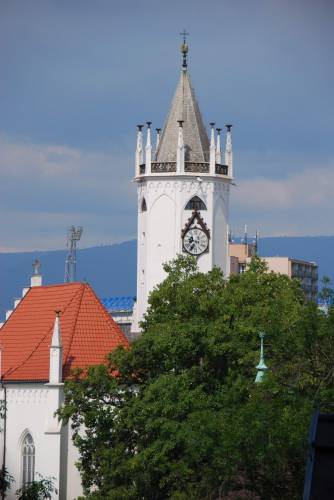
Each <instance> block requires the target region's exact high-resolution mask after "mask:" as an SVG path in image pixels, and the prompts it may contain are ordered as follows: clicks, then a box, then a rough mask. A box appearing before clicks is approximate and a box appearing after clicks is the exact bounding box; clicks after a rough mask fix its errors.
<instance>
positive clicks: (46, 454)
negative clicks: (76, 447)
mask: <svg viewBox="0 0 334 500" xmlns="http://www.w3.org/2000/svg"><path fill="white" fill-rule="evenodd" d="M6 387H7V435H6V467H7V469H8V471H9V473H10V474H11V475H12V476H13V477H14V479H15V483H14V484H13V486H12V488H11V490H10V492H9V493H8V495H7V497H6V498H8V499H10V500H12V499H15V498H16V495H15V491H16V490H17V489H18V488H20V487H21V486H22V456H21V452H22V440H23V438H24V435H25V432H26V431H29V432H30V434H31V435H32V437H33V440H34V445H35V473H39V474H41V475H42V476H43V477H53V478H55V479H54V480H53V482H54V485H55V487H56V488H57V490H58V492H59V493H58V494H55V493H54V494H53V496H52V499H53V500H54V499H60V500H65V499H66V500H67V499H70V498H75V497H77V496H78V495H80V494H81V493H82V488H81V485H80V484H79V487H78V481H77V475H78V473H77V471H76V469H75V468H74V462H73V459H72V457H73V456H74V454H73V450H70V452H69V453H68V457H69V458H70V459H69V458H67V457H66V453H67V451H66V450H67V449H68V448H71V446H73V445H72V443H68V439H67V434H66V429H65V430H64V429H62V428H61V426H60V424H59V423H58V420H57V419H56V418H54V416H53V415H54V412H55V411H56V409H57V408H58V406H59V404H61V401H62V398H63V387H62V384H60V385H59V386H55V385H54V386H49V385H47V384H32V383H29V384H28V383H26V384H7V385H6ZM1 398H2V399H3V398H4V391H3V390H2V391H1ZM2 439H3V435H2ZM1 460H2V457H1ZM66 461H67V467H66V468H64V467H62V468H61V464H64V463H65V462H66ZM70 464H72V465H70ZM61 473H62V475H61ZM36 479H38V478H37V477H36ZM66 490H69V491H71V492H72V491H73V493H74V494H73V497H71V496H68V494H67V492H66Z"/></svg>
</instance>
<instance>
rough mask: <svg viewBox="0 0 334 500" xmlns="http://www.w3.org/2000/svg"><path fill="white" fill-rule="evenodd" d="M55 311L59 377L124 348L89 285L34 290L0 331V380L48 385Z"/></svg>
mask: <svg viewBox="0 0 334 500" xmlns="http://www.w3.org/2000/svg"><path fill="white" fill-rule="evenodd" d="M55 311H61V315H60V329H61V339H62V346H63V378H64V379H66V378H67V377H68V376H69V374H70V371H71V369H73V368H77V367H82V368H86V367H88V366H91V365H95V364H99V363H103V362H105V360H106V356H107V354H108V353H109V352H111V351H112V350H113V349H115V348H116V347H117V346H119V345H123V346H126V347H127V346H128V345H129V343H128V340H127V338H126V337H125V335H124V333H123V332H122V330H121V329H120V327H119V326H118V325H117V324H116V323H115V322H114V320H113V319H112V318H111V316H110V314H109V313H108V312H107V311H106V309H105V308H104V307H103V305H102V304H101V302H100V301H99V299H98V298H97V296H96V295H95V293H94V292H93V290H92V288H91V287H90V286H89V285H87V284H83V283H67V284H63V285H52V286H36V287H33V288H31V289H30V290H29V291H28V293H27V294H26V295H25V297H24V298H23V299H22V300H21V302H20V303H19V305H18V306H17V307H16V309H15V310H14V312H13V313H12V314H11V316H10V317H9V318H8V320H7V321H6V322H5V324H4V325H3V327H2V328H1V329H0V345H1V349H2V356H1V357H2V362H1V364H2V368H1V371H2V377H3V380H6V381H48V379H49V355H50V344H51V337H52V331H53V325H54V321H55Z"/></svg>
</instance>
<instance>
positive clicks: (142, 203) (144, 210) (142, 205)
mask: <svg viewBox="0 0 334 500" xmlns="http://www.w3.org/2000/svg"><path fill="white" fill-rule="evenodd" d="M140 208H141V211H142V212H146V210H147V206H146V200H145V198H143V199H142V201H141V207H140Z"/></svg>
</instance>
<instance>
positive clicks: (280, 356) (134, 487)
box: [59, 256, 334, 500]
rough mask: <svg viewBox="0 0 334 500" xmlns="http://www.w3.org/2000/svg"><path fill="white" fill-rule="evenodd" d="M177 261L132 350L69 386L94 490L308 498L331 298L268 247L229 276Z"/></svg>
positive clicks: (87, 479) (149, 495) (328, 386)
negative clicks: (314, 291) (309, 286)
mask: <svg viewBox="0 0 334 500" xmlns="http://www.w3.org/2000/svg"><path fill="white" fill-rule="evenodd" d="M165 271H166V273H167V277H166V279H165V281H164V282H163V283H161V284H160V285H159V286H158V287H156V289H155V290H154V291H153V292H152V293H151V295H150V299H149V309H148V312H147V314H146V317H145V320H144V322H143V325H142V327H143V334H142V335H141V337H140V338H139V339H138V340H136V341H135V342H133V344H132V346H131V349H130V350H125V349H123V348H119V349H117V350H116V351H114V352H113V353H111V354H110V357H109V364H108V366H97V367H92V368H90V369H89V370H88V373H82V372H80V371H77V372H76V373H74V374H73V378H72V380H70V381H68V382H67V383H66V385H65V404H64V406H63V408H62V409H61V410H60V412H59V415H60V417H61V418H62V419H63V422H65V423H66V422H67V421H68V420H69V419H71V425H72V427H73V430H74V441H75V444H76V446H77V447H78V449H79V452H80V457H81V458H80V463H79V469H80V471H81V475H82V481H83V486H84V491H85V495H86V497H87V498H95V499H102V498H108V499H115V500H116V499H117V500H121V499H124V500H125V499H129V500H130V499H139V498H143V499H148V500H160V499H173V500H183V499H184V500H185V499H217V498H222V499H223V498H224V499H232V498H233V499H237V498H248V499H250V498H254V499H262V500H270V499H272V500H276V499H277V500H278V499H280V500H281V499H282V498H290V499H297V498H298V499H299V498H300V497H301V492H302V483H303V477H304V470H305V460H306V454H305V449H306V444H307V436H308V428H309V423H310V417H311V413H312V409H313V407H314V406H315V405H316V404H317V402H319V401H321V400H324V399H326V400H328V399H333V366H334V364H333V361H334V313H333V311H331V310H330V312H329V314H328V315H327V316H326V315H324V314H323V313H321V312H320V311H319V310H318V309H317V307H316V305H315V304H313V303H310V302H306V301H305V299H304V296H303V293H302V290H301V288H300V285H299V284H298V282H296V281H294V280H290V279H289V278H288V277H286V276H284V275H278V274H275V273H272V272H270V273H269V272H268V270H267V269H266V266H265V264H264V263H263V262H262V261H261V260H260V259H258V258H256V257H255V258H253V260H252V262H251V264H250V266H249V268H248V269H247V271H246V272H245V273H243V274H241V275H235V276H231V277H230V278H229V279H228V280H226V279H225V278H224V276H223V275H222V273H221V271H220V270H219V269H218V268H214V269H213V270H212V271H210V272H209V273H207V274H203V273H200V272H199V271H198V269H197V266H196V261H195V260H194V259H192V258H190V257H182V256H180V257H178V258H177V259H176V260H175V261H172V262H170V263H168V264H166V265H165ZM260 331H264V332H265V334H266V335H265V339H264V343H265V356H266V363H267V366H268V368H269V369H268V371H267V372H266V376H265V378H264V380H263V382H262V383H260V384H255V383H254V380H255V376H256V365H257V363H258V361H259V336H258V334H259V332H260ZM83 429H85V431H83Z"/></svg>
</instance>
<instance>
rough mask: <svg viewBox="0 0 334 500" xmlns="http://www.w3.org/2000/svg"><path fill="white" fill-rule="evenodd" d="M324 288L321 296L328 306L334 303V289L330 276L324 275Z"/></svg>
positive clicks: (322, 282)
mask: <svg viewBox="0 0 334 500" xmlns="http://www.w3.org/2000/svg"><path fill="white" fill-rule="evenodd" d="M321 284H322V289H321V291H320V292H319V298H320V299H321V300H323V302H324V304H325V306H326V307H329V306H331V305H333V298H334V290H333V288H332V286H331V279H330V278H329V277H328V276H323V278H322V280H321Z"/></svg>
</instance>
